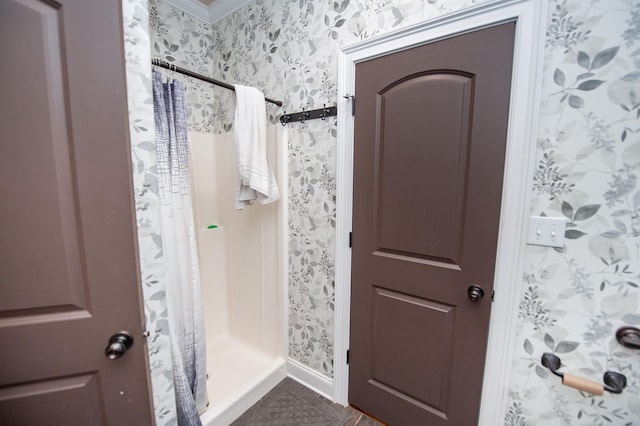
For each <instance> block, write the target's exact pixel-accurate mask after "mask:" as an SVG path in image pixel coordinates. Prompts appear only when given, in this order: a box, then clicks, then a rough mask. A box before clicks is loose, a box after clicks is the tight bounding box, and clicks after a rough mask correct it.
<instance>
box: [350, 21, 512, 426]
mask: <svg viewBox="0 0 640 426" xmlns="http://www.w3.org/2000/svg"><path fill="white" fill-rule="evenodd" d="M514 28H515V24H514V23H506V24H502V25H499V26H495V27H491V28H488V29H483V30H478V31H475V32H471V33H467V34H464V35H459V36H456V37H452V38H448V39H445V40H441V41H437V42H434V43H430V44H427V45H424V46H420V47H415V48H412V49H409V50H406V51H402V52H399V53H394V54H390V55H387V56H384V57H380V58H377V59H373V60H370V61H366V62H363V63H360V64H358V65H357V66H356V102H357V103H356V106H357V109H356V116H355V160H354V161H355V163H354V206H353V251H352V284H351V285H352V300H351V343H350V359H351V363H350V378H349V401H350V402H351V403H352V404H353V405H355V406H357V407H359V408H360V409H362V410H364V411H366V412H369V413H371V414H372V415H374V416H376V417H378V418H379V419H381V420H383V421H385V422H388V423H389V424H391V425H401V426H403V425H421V426H425V425H428V426H432V425H433V426H435V425H452V426H470V425H475V424H477V419H478V412H479V407H480V394H481V388H482V378H483V368H484V362H485V351H486V345H487V335H488V328H489V313H490V309H491V292H492V287H493V277H494V267H495V256H496V246H497V237H498V224H499V214H500V200H501V194H502V178H503V168H504V158H505V146H506V130H507V116H508V106H509V93H510V83H511V67H512V55H513V37H514ZM472 285H476V286H479V287H481V288H482V289H483V291H484V298H482V299H479V300H477V301H472V300H471V297H470V296H469V295H468V289H469V287H471V286H472Z"/></svg>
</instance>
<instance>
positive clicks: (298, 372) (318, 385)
mask: <svg viewBox="0 0 640 426" xmlns="http://www.w3.org/2000/svg"><path fill="white" fill-rule="evenodd" d="M287 375H288V376H289V377H291V378H292V379H293V380H295V381H296V382H298V383H300V384H301V385H304V386H306V387H308V388H309V389H311V390H312V391H314V392H315V393H317V394H320V395H322V396H324V397H325V398H327V399H329V400H333V398H332V396H333V380H331V379H330V378H328V377H327V376H323V375H322V374H320V373H318V372H317V371H315V370H312V369H311V368H309V367H307V366H306V365H304V364H301V363H300V362H298V361H296V360H295V359H291V358H289V363H288V369H287Z"/></svg>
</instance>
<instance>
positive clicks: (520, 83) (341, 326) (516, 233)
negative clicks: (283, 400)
mask: <svg viewBox="0 0 640 426" xmlns="http://www.w3.org/2000/svg"><path fill="white" fill-rule="evenodd" d="M545 18H546V1H544V0H494V1H489V2H486V3H482V4H480V5H478V6H473V7H470V8H467V9H464V10H462V11H458V12H454V13H451V14H447V15H444V16H441V17H437V18H435V19H430V20H427V21H424V22H421V23H418V24H416V25H413V26H410V27H407V28H404V29H401V30H398V31H393V32H390V33H387V34H384V35H382V36H380V37H375V38H372V39H370V40H366V41H363V42H358V43H356V44H353V45H350V46H347V47H345V48H343V49H342V50H341V51H340V52H339V53H338V94H339V102H338V141H337V167H336V175H337V178H336V183H337V188H336V192H337V193H336V196H337V200H336V241H337V242H338V243H337V245H336V281H335V315H336V320H335V330H334V376H333V400H334V402H337V403H340V404H343V405H347V404H348V380H349V366H348V364H347V362H346V361H347V360H346V357H347V350H348V348H349V325H350V324H349V323H350V292H351V249H350V248H349V246H348V241H349V232H351V224H352V204H353V143H354V142H353V139H354V132H353V124H354V119H353V116H352V114H351V102H352V100H351V99H349V95H351V94H353V93H354V92H355V90H354V88H355V66H356V64H357V63H359V62H362V61H366V60H369V59H373V58H375V57H379V56H384V55H387V54H390V53H394V52H398V51H401V50H406V49H409V48H411V47H415V46H419V45H422V44H426V43H429V42H433V41H436V40H440V39H443V38H448V37H453V36H456V35H460V34H463V33H466V32H469V31H473V30H478V29H481V28H486V27H490V26H493V25H496V24H499V23H503V22H506V21H516V36H515V47H514V63H513V75H512V87H511V99H510V108H509V125H508V132H507V153H506V159H505V169H504V180H503V194H502V208H501V213H500V231H499V237H498V251H497V257H496V273H495V281H494V289H495V299H494V303H493V305H492V309H491V323H490V326H489V340H488V347H487V358H486V363H485V374H484V381H483V388H482V395H483V396H482V402H481V407H480V418H479V422H478V424H479V425H480V426H484V425H486V426H490V425H495V424H500V423H502V422H503V421H504V415H505V413H506V407H507V399H508V391H509V384H510V371H511V364H512V357H513V350H514V348H513V345H514V340H515V333H516V320H517V312H518V309H517V307H518V305H519V303H520V295H521V294H520V286H519V285H517V283H520V282H521V277H522V270H523V260H524V253H525V244H526V231H527V219H528V216H529V198H530V195H529V194H530V188H531V184H532V178H533V170H534V160H535V148H536V135H537V129H538V126H537V124H538V106H539V104H540V102H539V100H540V88H541V85H542V84H541V83H542V59H543V58H542V54H543V47H544V43H543V41H544V40H543V36H544V22H545ZM355 102H356V108H357V99H356V100H355ZM513 283H516V284H513Z"/></svg>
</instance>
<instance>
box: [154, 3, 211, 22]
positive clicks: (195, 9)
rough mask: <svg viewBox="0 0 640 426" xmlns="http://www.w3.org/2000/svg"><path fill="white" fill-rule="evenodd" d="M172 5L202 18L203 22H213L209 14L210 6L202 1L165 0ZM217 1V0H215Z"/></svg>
mask: <svg viewBox="0 0 640 426" xmlns="http://www.w3.org/2000/svg"><path fill="white" fill-rule="evenodd" d="M164 1H165V2H167V3H169V4H170V5H171V6H173V7H176V8H178V9H180V10H181V11H183V12H185V13H188V14H189V15H191V16H193V17H194V18H197V19H199V20H201V21H202V22H204V23H206V24H209V23H211V17H210V15H209V7H207V6H205V5H204V4H202V3H200V2H199V1H198V0H164ZM214 3H215V2H214Z"/></svg>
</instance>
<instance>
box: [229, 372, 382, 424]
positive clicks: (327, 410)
mask: <svg viewBox="0 0 640 426" xmlns="http://www.w3.org/2000/svg"><path fill="white" fill-rule="evenodd" d="M232 426H383V424H382V423H378V422H377V421H375V420H373V419H371V418H369V417H367V416H365V415H364V414H362V413H361V412H359V411H357V410H355V409H353V408H351V407H343V406H341V405H338V404H333V403H332V402H331V401H329V400H328V399H326V398H324V397H322V396H320V395H318V394H316V393H314V392H313V391H311V390H309V389H308V388H306V387H305V386H302V385H301V384H299V383H297V382H295V381H294V380H291V379H289V378H286V379H285V380H283V381H282V382H280V383H279V384H278V385H277V386H276V387H275V388H273V390H272V391H271V392H269V393H268V394H267V395H266V396H265V397H264V398H262V399H261V400H260V401H258V402H257V403H256V404H255V405H254V406H253V407H251V408H250V409H249V410H248V411H247V412H246V413H244V414H243V415H242V416H241V417H240V418H239V419H238V420H236V421H235V422H233V423H232Z"/></svg>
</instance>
